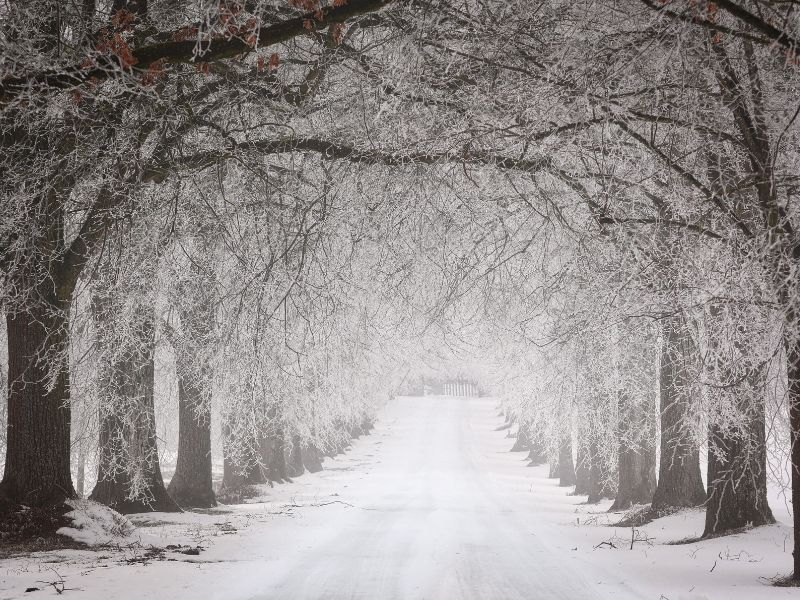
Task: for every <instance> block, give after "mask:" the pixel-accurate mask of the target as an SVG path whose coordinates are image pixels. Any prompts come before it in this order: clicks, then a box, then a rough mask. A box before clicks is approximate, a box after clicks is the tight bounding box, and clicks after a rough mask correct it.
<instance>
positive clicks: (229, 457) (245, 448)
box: [219, 418, 267, 502]
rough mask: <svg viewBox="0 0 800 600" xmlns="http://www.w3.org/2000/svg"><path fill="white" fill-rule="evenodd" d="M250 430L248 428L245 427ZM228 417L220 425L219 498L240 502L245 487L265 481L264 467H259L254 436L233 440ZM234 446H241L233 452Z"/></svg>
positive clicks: (245, 492)
mask: <svg viewBox="0 0 800 600" xmlns="http://www.w3.org/2000/svg"><path fill="white" fill-rule="evenodd" d="M247 430H248V431H251V429H250V428H248V429H247ZM232 435H233V430H232V428H231V424H230V420H229V418H226V419H225V420H224V423H223V426H222V440H223V441H222V453H223V457H224V458H223V461H224V462H223V474H222V485H221V486H220V490H219V498H220V499H222V501H223V502H240V501H241V500H242V499H243V498H244V497H245V495H246V494H247V491H248V490H247V488H249V487H250V486H253V485H258V484H262V483H266V482H267V478H266V469H262V468H261V463H262V459H261V456H260V445H259V444H258V443H257V442H256V440H255V438H254V437H253V438H252V439H250V440H249V442H248V441H246V440H245V441H244V443H243V441H242V440H235V441H234V440H233V439H232ZM234 446H237V447H238V446H241V447H240V448H237V451H236V452H234V450H233V448H234Z"/></svg>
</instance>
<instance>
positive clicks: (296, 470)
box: [284, 435, 306, 477]
mask: <svg viewBox="0 0 800 600" xmlns="http://www.w3.org/2000/svg"><path fill="white" fill-rule="evenodd" d="M286 450H288V451H287V452H284V460H285V461H286V473H287V475H288V476H289V477H300V475H302V474H303V473H305V472H306V468H305V466H304V465H303V458H304V457H303V448H302V446H301V445H300V436H299V435H295V436H293V438H292V446H291V448H288V447H287V448H286Z"/></svg>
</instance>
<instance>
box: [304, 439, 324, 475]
mask: <svg viewBox="0 0 800 600" xmlns="http://www.w3.org/2000/svg"><path fill="white" fill-rule="evenodd" d="M303 464H304V465H305V467H306V469H308V472H309V473H318V472H319V471H322V469H323V467H322V458H321V457H320V453H319V450H317V447H316V446H313V445H308V446H304V447H303Z"/></svg>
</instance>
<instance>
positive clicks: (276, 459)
mask: <svg viewBox="0 0 800 600" xmlns="http://www.w3.org/2000/svg"><path fill="white" fill-rule="evenodd" d="M269 443H270V444H271V446H270V453H269V458H265V461H264V464H265V465H267V469H268V470H267V472H268V477H269V480H270V481H274V482H275V483H283V482H285V481H288V480H289V470H288V467H287V465H286V452H285V444H284V443H283V432H282V431H278V433H277V434H276V435H275V437H274V438H271V439H270V441H269Z"/></svg>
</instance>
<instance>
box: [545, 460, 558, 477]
mask: <svg viewBox="0 0 800 600" xmlns="http://www.w3.org/2000/svg"><path fill="white" fill-rule="evenodd" d="M549 462H550V471H549V472H548V473H547V478H548V479H558V457H557V456H552V457H550V461H549Z"/></svg>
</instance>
